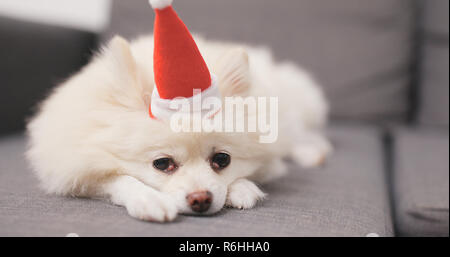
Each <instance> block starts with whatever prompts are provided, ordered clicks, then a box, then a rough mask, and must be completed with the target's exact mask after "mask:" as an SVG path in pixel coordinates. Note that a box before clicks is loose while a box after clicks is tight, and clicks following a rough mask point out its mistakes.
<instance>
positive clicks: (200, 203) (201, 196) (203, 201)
mask: <svg viewBox="0 0 450 257" xmlns="http://www.w3.org/2000/svg"><path fill="white" fill-rule="evenodd" d="M186 200H187V202H188V204H189V206H190V207H191V209H192V210H193V211H195V212H205V211H207V210H208V209H209V207H210V206H211V203H212V194H211V192H209V191H199V192H194V193H190V194H188V195H187V196H186Z"/></svg>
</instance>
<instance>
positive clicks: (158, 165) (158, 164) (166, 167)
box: [153, 157, 178, 173]
mask: <svg viewBox="0 0 450 257" xmlns="http://www.w3.org/2000/svg"><path fill="white" fill-rule="evenodd" d="M153 167H155V169H157V170H160V171H163V172H166V173H172V172H174V171H175V170H176V169H177V168H178V166H177V165H176V164H175V162H174V161H173V159H172V158H169V157H164V158H160V159H157V160H154V161H153Z"/></svg>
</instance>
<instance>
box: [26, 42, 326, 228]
mask: <svg viewBox="0 0 450 257" xmlns="http://www.w3.org/2000/svg"><path fill="white" fill-rule="evenodd" d="M196 41H197V44H198V46H199V49H200V51H201V52H202V55H203V57H204V59H205V61H206V63H207V64H208V67H209V68H210V70H211V72H213V73H214V74H216V75H217V77H218V82H219V87H220V91H221V93H222V95H223V96H278V97H279V101H278V102H279V133H278V134H279V136H278V140H277V141H276V142H275V143H272V144H261V143H259V142H258V134H257V133H174V132H172V131H171V130H170V128H169V127H168V124H166V123H164V122H161V121H158V120H153V119H151V118H149V114H148V106H149V104H150V96H151V93H152V90H153V87H154V82H153V63H152V54H153V52H152V51H153V37H152V36H147V37H142V38H140V39H138V40H136V41H134V42H132V43H131V44H129V43H128V42H127V41H126V40H124V39H122V38H120V37H115V38H114V39H113V40H111V42H110V43H109V44H108V45H107V46H106V47H105V48H104V50H103V51H102V52H101V53H99V54H98V55H97V56H96V57H95V58H94V59H93V60H92V62H91V63H90V64H88V65H87V66H86V67H84V68H83V69H82V70H81V71H80V72H78V73H77V74H75V75H74V76H72V77H71V78H70V79H69V80H67V81H66V82H64V83H62V84H61V85H60V86H59V87H57V88H56V89H55V90H54V91H53V92H52V94H51V95H50V96H49V97H48V98H47V99H46V100H45V101H44V102H43V103H42V104H41V106H40V109H39V112H38V113H37V115H36V116H35V117H34V118H33V119H32V120H31V122H30V123H29V124H28V134H29V139H30V140H29V150H28V152H27V157H28V158H29V160H30V163H31V166H32V168H33V170H34V171H35V173H36V174H37V176H38V178H39V180H40V181H41V184H42V187H43V188H44V189H45V190H46V191H47V192H48V193H56V194H61V195H75V196H87V197H106V198H108V199H110V200H111V201H112V202H113V203H114V204H117V205H122V206H125V207H126V208H127V210H128V212H129V214H130V215H131V216H133V217H136V218H139V219H144V220H152V221H168V220H173V219H174V218H175V217H176V216H177V214H178V213H191V210H190V208H189V206H188V205H187V203H186V199H185V198H186V195H187V194H189V193H190V192H194V191H196V190H209V191H210V192H212V195H213V202H212V205H211V208H210V209H209V210H208V212H207V213H214V212H217V211H219V210H220V209H222V208H223V206H225V205H227V206H231V207H236V208H251V207H253V206H254V205H255V203H256V202H257V201H258V200H260V199H262V198H263V197H264V193H262V191H261V190H260V189H259V188H258V187H257V186H256V185H255V184H254V182H257V183H263V182H266V181H268V180H270V179H273V178H275V177H278V176H280V175H282V174H284V172H285V166H284V163H283V162H282V161H281V158H283V157H286V156H291V157H292V158H293V159H294V160H296V161H298V162H299V163H300V164H302V165H303V166H307V167H310V166H314V165H318V164H320V162H322V161H323V158H324V157H325V156H326V155H327V154H328V153H329V152H330V150H331V148H330V145H329V143H328V141H327V140H326V139H325V138H324V137H323V135H322V129H323V127H324V126H325V123H326V118H327V105H326V102H325V99H324V97H323V95H322V92H321V90H320V88H319V87H318V86H317V85H316V83H315V82H314V80H313V79H312V78H311V77H310V76H309V75H308V74H307V73H305V72H304V71H302V70H301V69H299V68H298V67H297V66H295V65H293V64H290V63H284V64H276V63H275V62H274V61H273V59H272V56H271V54H270V52H269V51H268V50H266V49H264V48H254V47H249V46H244V45H238V44H233V43H223V42H214V41H207V40H203V39H202V38H196ZM216 150H223V151H226V152H228V153H230V155H231V164H230V165H229V166H228V167H227V168H226V169H224V170H223V171H221V172H219V173H216V172H214V171H213V170H212V169H211V167H210V165H209V162H208V157H209V156H210V155H211V153H212V151H216ZM160 156H171V157H173V159H175V160H176V161H177V162H178V163H179V164H180V165H179V168H178V170H177V171H176V172H175V173H174V174H171V175H168V174H164V173H162V172H161V171H158V170H156V169H154V168H153V166H152V161H153V160H155V159H156V158H158V157H160Z"/></svg>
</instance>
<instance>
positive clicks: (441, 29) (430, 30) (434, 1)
mask: <svg viewBox="0 0 450 257" xmlns="http://www.w3.org/2000/svg"><path fill="white" fill-rule="evenodd" d="M423 2H424V10H425V11H424V19H423V20H424V24H423V30H424V31H423V34H424V38H423V46H422V58H423V61H422V64H421V67H420V68H421V75H420V78H421V83H420V88H419V89H420V90H419V91H420V99H419V101H420V102H419V103H420V110H419V121H420V122H421V123H423V124H427V125H445V126H448V125H449V104H448V103H449V72H448V71H449V47H448V45H449V1H448V0H426V1H423Z"/></svg>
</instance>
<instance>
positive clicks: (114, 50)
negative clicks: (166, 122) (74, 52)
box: [104, 36, 145, 109]
mask: <svg viewBox="0 0 450 257" xmlns="http://www.w3.org/2000/svg"><path fill="white" fill-rule="evenodd" d="M104 55H105V56H104V57H105V67H106V68H107V70H108V73H109V75H110V78H111V83H110V86H111V88H110V89H111V91H109V92H111V94H110V95H109V101H110V102H112V103H114V104H119V105H121V106H126V107H129V108H133V109H137V108H139V109H142V108H145V94H144V92H143V91H144V90H143V88H142V85H141V83H140V82H139V79H138V70H137V65H136V61H135V59H134V57H133V54H132V52H131V48H130V44H129V43H128V41H127V40H126V39H124V38H122V37H120V36H115V37H114V38H113V39H112V40H111V41H110V42H109V43H108V45H107V46H106V48H105V49H104Z"/></svg>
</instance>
